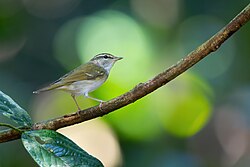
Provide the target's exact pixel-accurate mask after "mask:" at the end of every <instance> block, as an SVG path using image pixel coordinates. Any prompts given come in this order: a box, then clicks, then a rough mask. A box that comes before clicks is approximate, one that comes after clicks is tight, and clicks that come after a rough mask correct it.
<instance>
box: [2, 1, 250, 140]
mask: <svg viewBox="0 0 250 167" xmlns="http://www.w3.org/2000/svg"><path fill="white" fill-rule="evenodd" d="M249 20H250V4H248V5H247V7H246V8H245V9H243V10H242V11H241V12H240V13H239V14H238V15H237V16H236V17H235V18H234V19H233V20H232V21H231V22H230V23H229V24H227V25H226V26H225V27H224V28H222V29H221V30H220V31H219V32H218V33H216V34H215V35H214V36H213V37H211V38H210V39H209V40H207V41H206V42H205V43H203V44H202V45H200V46H199V47H198V48H197V49H195V50H194V51H192V52H191V53H189V54H188V55H187V56H186V57H185V58H183V59H181V60H180V61H179V62H177V63H176V64H175V65H173V66H171V67H170V68H168V69H166V70H165V71H163V72H162V73H160V74H158V75H156V76H155V77H154V78H153V79H151V80H149V81H147V82H145V83H140V84H138V85H136V86H135V87H134V88H133V89H132V90H130V91H129V92H127V93H125V94H123V95H120V96H118V97H116V98H114V99H112V100H110V101H108V102H105V103H103V104H102V106H101V108H100V107H99V106H95V107H91V108H88V109H85V110H82V111H80V114H77V113H74V114H70V115H65V116H62V117H58V118H54V119H51V120H47V121H44V122H39V123H36V124H34V125H33V127H32V129H34V130H36V129H52V130H57V129H59V128H63V127H66V126H70V125H74V124H77V123H81V122H84V121H87V120H90V119H94V118H96V117H100V116H103V115H106V114H108V113H110V112H112V111H114V110H116V109H119V108H122V107H124V106H126V105H129V104H131V103H133V102H135V101H137V100H138V99H140V98H142V97H144V96H146V95H148V94H149V93H151V92H153V91H155V90H156V89H158V88H160V87H162V86H163V85H165V84H166V83H168V82H169V81H171V80H173V79H174V78H176V77H177V76H179V75H180V74H182V73H183V72H185V71H186V70H188V69H189V68H190V67H192V66H193V65H194V64H196V63H198V62H199V61H200V60H202V59H203V58H204V57H206V56H207V55H209V54H210V53H211V52H214V51H216V50H217V49H218V48H219V47H220V46H221V44H223V43H224V42H225V41H226V40H227V39H228V38H229V37H230V36H231V35H233V34H234V33H235V32H236V31H238V30H239V29H240V28H241V27H242V26H243V25H244V24H245V23H247V22H248V21H249ZM18 138H20V134H19V133H18V132H17V131H14V130H5V131H4V132H2V133H0V143H1V142H7V141H11V140H14V139H18Z"/></svg>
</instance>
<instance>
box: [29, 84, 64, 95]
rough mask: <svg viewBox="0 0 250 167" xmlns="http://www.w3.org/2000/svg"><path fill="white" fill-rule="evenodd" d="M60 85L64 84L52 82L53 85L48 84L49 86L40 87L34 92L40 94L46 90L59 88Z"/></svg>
mask: <svg viewBox="0 0 250 167" xmlns="http://www.w3.org/2000/svg"><path fill="white" fill-rule="evenodd" d="M60 86H62V85H60V84H56V83H55V84H51V85H49V86H47V87H44V88H41V89H38V90H36V91H33V93H34V94H39V93H41V92H45V91H49V90H53V89H57V88H59V87H60Z"/></svg>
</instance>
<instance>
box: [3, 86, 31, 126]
mask: <svg viewBox="0 0 250 167" xmlns="http://www.w3.org/2000/svg"><path fill="white" fill-rule="evenodd" d="M0 114H3V115H4V116H6V117H8V118H9V119H11V120H12V121H14V122H16V123H17V124H18V125H19V126H25V127H30V126H31V125H32V121H31V118H30V116H29V114H28V113H27V112H26V111H25V110H24V109H22V108H21V107H20V106H19V105H18V104H17V103H16V102H15V101H14V100H13V99H11V98H10V97H9V96H8V95H6V94H4V93H3V92H1V91H0Z"/></svg>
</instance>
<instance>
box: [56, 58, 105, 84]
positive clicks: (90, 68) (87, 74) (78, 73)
mask: <svg viewBox="0 0 250 167" xmlns="http://www.w3.org/2000/svg"><path fill="white" fill-rule="evenodd" d="M105 75H107V72H106V71H105V69H103V68H102V67H100V66H97V65H96V64H93V63H87V64H84V65H82V66H80V67H78V68H76V69H75V70H73V71H71V72H70V73H68V74H66V75H64V76H63V77H61V78H60V79H59V80H58V81H57V82H58V83H63V84H64V85H70V84H72V83H73V82H76V81H82V80H94V79H97V78H100V77H103V76H105Z"/></svg>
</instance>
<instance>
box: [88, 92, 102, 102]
mask: <svg viewBox="0 0 250 167" xmlns="http://www.w3.org/2000/svg"><path fill="white" fill-rule="evenodd" d="M84 96H85V97H86V98H89V99H92V100H95V101H98V102H99V103H103V102H104V101H103V100H100V99H97V98H94V97H91V96H89V94H88V93H84Z"/></svg>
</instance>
